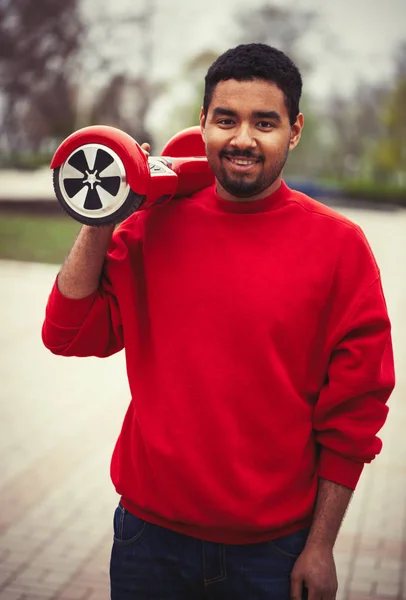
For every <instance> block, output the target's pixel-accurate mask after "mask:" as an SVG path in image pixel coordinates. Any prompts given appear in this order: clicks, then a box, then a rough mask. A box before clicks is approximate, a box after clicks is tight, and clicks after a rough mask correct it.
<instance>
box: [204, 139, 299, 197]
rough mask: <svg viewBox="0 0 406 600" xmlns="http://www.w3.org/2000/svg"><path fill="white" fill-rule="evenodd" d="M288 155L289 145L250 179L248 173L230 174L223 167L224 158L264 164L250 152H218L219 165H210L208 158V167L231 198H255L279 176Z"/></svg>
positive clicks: (262, 160)
mask: <svg viewBox="0 0 406 600" xmlns="http://www.w3.org/2000/svg"><path fill="white" fill-rule="evenodd" d="M288 155H289V144H288V145H287V147H286V148H285V149H284V150H283V152H281V153H280V154H279V155H278V156H277V157H274V160H273V162H272V164H271V165H270V166H269V167H267V168H266V169H265V168H264V167H262V170H261V172H260V174H259V175H258V176H257V177H256V178H255V179H252V178H251V177H252V176H251V175H250V174H249V173H234V174H233V173H230V172H229V171H228V170H227V168H226V167H225V166H224V160H227V158H226V157H230V158H246V159H250V158H253V159H256V160H259V162H260V163H262V165H263V164H264V158H263V156H259V155H256V154H254V153H253V152H251V151H250V150H246V151H242V150H233V151H230V152H227V151H222V152H220V163H217V164H212V161H210V159H209V156H208V162H209V165H210V167H211V169H212V171H213V173H214V175H215V177H216V179H217V180H218V182H219V183H220V185H221V186H222V187H223V188H224V189H225V190H226V191H227V192H228V193H229V194H232V195H233V196H236V197H237V198H249V197H250V196H256V195H258V194H261V193H262V192H263V191H264V190H266V189H267V188H268V187H270V186H271V185H272V184H273V183H274V182H275V181H276V180H277V179H278V177H279V175H280V174H281V172H282V170H283V167H284V166H285V163H286V160H287V158H288Z"/></svg>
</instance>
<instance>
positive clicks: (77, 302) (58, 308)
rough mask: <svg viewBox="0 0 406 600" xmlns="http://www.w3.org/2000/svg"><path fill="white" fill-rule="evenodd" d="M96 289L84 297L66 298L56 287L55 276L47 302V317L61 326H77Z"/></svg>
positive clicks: (93, 297)
mask: <svg viewBox="0 0 406 600" xmlns="http://www.w3.org/2000/svg"><path fill="white" fill-rule="evenodd" d="M96 295H97V291H96V292H93V294H90V296H86V298H67V297H66V296H63V295H62V294H61V292H60V291H59V289H58V278H56V280H55V283H54V285H53V288H52V290H51V294H50V296H49V299H48V304H47V318H49V320H50V321H51V322H52V323H55V324H58V325H59V326H62V327H79V326H80V325H81V324H82V323H83V321H84V319H85V318H86V316H87V314H88V312H89V310H90V308H91V306H92V304H93V302H94V299H95V297H96Z"/></svg>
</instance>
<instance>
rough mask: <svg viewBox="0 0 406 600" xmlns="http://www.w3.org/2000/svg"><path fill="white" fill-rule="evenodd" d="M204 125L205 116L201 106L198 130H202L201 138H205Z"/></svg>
mask: <svg viewBox="0 0 406 600" xmlns="http://www.w3.org/2000/svg"><path fill="white" fill-rule="evenodd" d="M205 125H206V117H205V114H204V110H203V107H202V108H201V109H200V131H201V132H202V136H203V139H204V138H205Z"/></svg>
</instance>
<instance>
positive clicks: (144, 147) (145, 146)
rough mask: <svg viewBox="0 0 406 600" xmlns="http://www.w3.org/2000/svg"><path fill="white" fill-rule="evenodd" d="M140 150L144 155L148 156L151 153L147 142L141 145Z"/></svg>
mask: <svg viewBox="0 0 406 600" xmlns="http://www.w3.org/2000/svg"><path fill="white" fill-rule="evenodd" d="M141 148H142V149H143V150H144V153H145V154H146V155H147V156H149V153H150V152H151V146H150V145H149V144H148V143H147V142H144V143H143V144H141Z"/></svg>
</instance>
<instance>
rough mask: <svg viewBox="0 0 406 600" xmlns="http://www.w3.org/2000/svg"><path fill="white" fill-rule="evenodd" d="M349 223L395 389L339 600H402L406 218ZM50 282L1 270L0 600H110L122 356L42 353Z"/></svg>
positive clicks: (41, 275) (340, 550) (40, 274)
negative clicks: (369, 281)
mask: <svg viewBox="0 0 406 600" xmlns="http://www.w3.org/2000/svg"><path fill="white" fill-rule="evenodd" d="M345 212H346V213H347V214H348V215H349V216H350V217H351V218H353V219H354V220H355V221H357V222H359V223H360V224H361V225H362V226H363V227H364V230H365V232H366V233H367V235H368V237H369V239H370V242H371V245H372V247H373V250H374V252H375V254H376V256H377V259H378V262H379V264H380V266H381V269H382V274H383V280H384V288H385V292H386V297H387V300H388V306H389V311H390V314H391V317H392V321H393V325H394V343H395V355H396V361H397V375H398V384H397V389H396V391H395V393H394V394H393V396H392V399H391V402H390V406H391V412H390V418H389V419H388V422H387V424H386V425H385V427H384V429H383V431H382V432H381V435H382V438H383V440H384V450H383V451H382V454H381V455H380V456H379V457H378V459H377V460H375V461H374V462H373V464H372V465H369V466H367V467H366V468H365V470H364V473H363V475H362V477H361V480H360V484H359V486H358V488H357V491H356V494H355V496H354V499H353V501H352V503H351V507H350V509H349V511H348V514H347V516H346V519H345V522H344V525H343V528H342V530H341V533H340V536H339V539H338V542H337V544H336V548H335V556H336V562H337V568H338V574H339V581H340V589H339V595H338V599H339V600H378V599H380V600H385V599H388V600H389V599H394V598H399V599H403V600H406V510H405V508H406V477H405V475H406V435H405V433H404V432H405V431H406V403H405V402H402V401H403V396H404V394H403V393H402V392H404V391H405V385H406V381H405V375H404V373H403V372H402V367H404V355H405V352H404V350H405V349H404V344H405V339H404V331H405V319H406V317H405V314H406V311H405V306H406V301H405V300H406V278H405V277H404V274H403V273H402V260H400V261H399V257H403V256H404V255H405V249H406V248H405V246H406V240H404V233H403V232H404V231H405V225H406V214H405V213H398V212H396V213H379V212H375V213H374V212H368V211H361V212H357V211H351V210H348V209H346V211H345ZM55 273H56V267H55V266H50V265H31V264H22V263H21V264H20V263H13V262H4V261H3V262H1V261H0V286H1V308H2V310H1V316H0V319H1V321H0V325H1V326H0V380H1V382H2V386H1V389H0V423H1V436H0V457H1V458H0V509H1V510H0V599H1V600H104V599H106V600H107V599H108V598H109V591H108V562H109V553H110V546H111V535H112V531H111V524H112V515H113V510H114V507H115V505H116V502H117V497H116V494H115V492H114V490H113V489H112V485H111V483H110V479H109V461H110V455H111V452H112V449H113V444H114V442H115V439H116V437H117V434H118V432H119V428H120V426H121V421H122V418H123V415H124V412H125V409H126V406H127V403H128V400H129V391H128V386H127V382H126V379H125V368H124V357H123V356H122V354H120V355H118V356H114V357H111V358H109V359H107V360H103V361H101V360H98V359H93V358H91V359H75V358H69V359H65V358H61V357H55V356H53V355H51V354H50V353H49V352H48V351H46V350H45V349H44V348H43V347H42V345H41V342H40V327H41V323H42V318H43V311H44V306H45V302H46V297H47V294H48V291H49V289H50V286H51V283H52V280H53V277H54V275H55ZM402 362H403V364H402Z"/></svg>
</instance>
